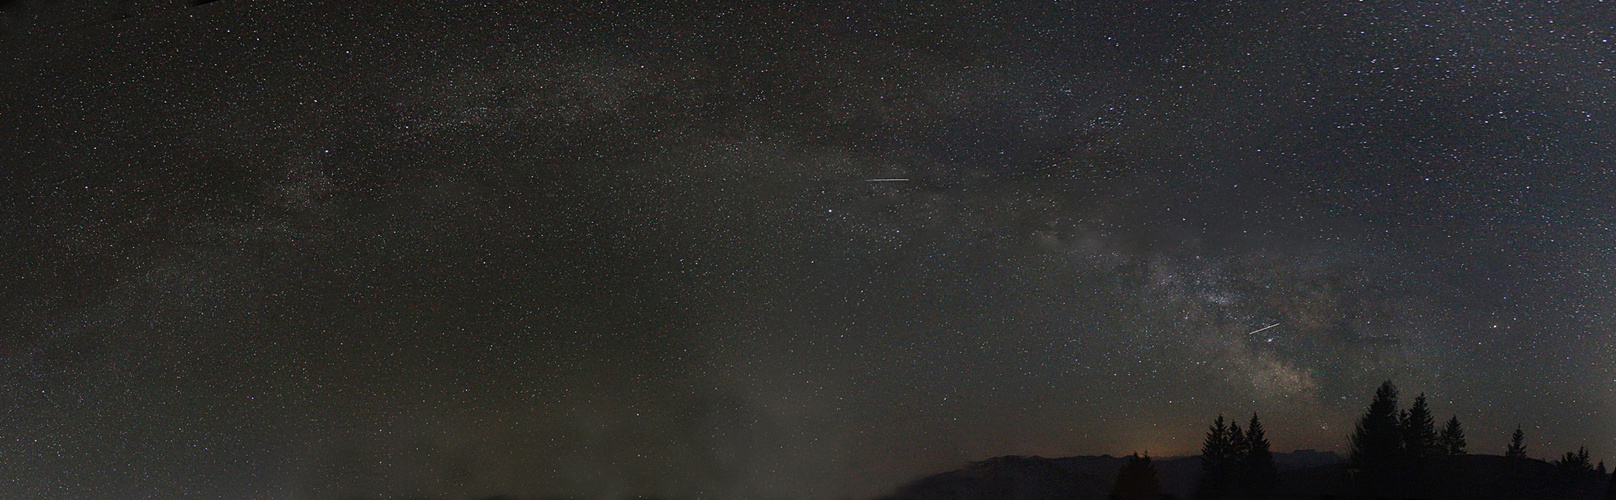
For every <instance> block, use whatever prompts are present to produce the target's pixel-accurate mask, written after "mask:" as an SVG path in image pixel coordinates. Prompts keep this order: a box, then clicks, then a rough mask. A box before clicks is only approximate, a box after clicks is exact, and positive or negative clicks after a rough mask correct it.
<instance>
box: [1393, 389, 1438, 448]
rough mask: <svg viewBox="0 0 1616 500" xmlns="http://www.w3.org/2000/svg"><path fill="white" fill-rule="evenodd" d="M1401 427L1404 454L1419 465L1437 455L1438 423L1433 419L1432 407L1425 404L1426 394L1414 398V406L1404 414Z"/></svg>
mask: <svg viewBox="0 0 1616 500" xmlns="http://www.w3.org/2000/svg"><path fill="white" fill-rule="evenodd" d="M1399 427H1401V429H1402V431H1403V454H1404V456H1406V457H1408V458H1409V459H1410V460H1412V461H1414V462H1416V463H1418V462H1420V461H1423V460H1425V459H1426V458H1430V457H1431V456H1432V455H1436V454H1437V448H1436V428H1435V427H1436V422H1435V421H1434V420H1432V418H1431V407H1430V406H1427V405H1426V404H1425V394H1424V393H1421V394H1420V395H1418V396H1415V397H1414V405H1413V406H1410V407H1409V408H1408V411H1406V412H1403V418H1402V422H1401V423H1400V425H1399Z"/></svg>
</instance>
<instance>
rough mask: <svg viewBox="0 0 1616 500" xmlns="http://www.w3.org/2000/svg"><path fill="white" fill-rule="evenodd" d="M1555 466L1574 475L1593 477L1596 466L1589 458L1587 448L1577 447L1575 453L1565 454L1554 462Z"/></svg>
mask: <svg viewBox="0 0 1616 500" xmlns="http://www.w3.org/2000/svg"><path fill="white" fill-rule="evenodd" d="M1554 465H1556V466H1558V467H1560V470H1563V471H1566V473H1568V474H1572V475H1578V476H1591V475H1593V473H1594V466H1593V464H1592V463H1591V461H1590V460H1589V457H1588V447H1587V446H1579V447H1577V451H1576V452H1575V453H1573V452H1569V451H1568V452H1565V454H1564V455H1561V456H1560V459H1559V460H1556V461H1555V462H1554Z"/></svg>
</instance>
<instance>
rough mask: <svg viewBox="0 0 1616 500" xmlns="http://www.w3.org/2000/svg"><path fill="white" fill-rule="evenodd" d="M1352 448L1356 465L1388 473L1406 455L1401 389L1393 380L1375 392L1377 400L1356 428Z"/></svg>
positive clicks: (1371, 403) (1353, 461) (1352, 456)
mask: <svg viewBox="0 0 1616 500" xmlns="http://www.w3.org/2000/svg"><path fill="white" fill-rule="evenodd" d="M1351 445H1352V450H1351V458H1352V463H1353V465H1355V466H1357V467H1358V468H1359V469H1364V470H1384V469H1386V468H1388V467H1391V466H1392V464H1393V463H1394V462H1395V461H1396V459H1397V457H1398V456H1399V455H1401V454H1402V447H1403V446H1402V445H1403V436H1402V433H1401V431H1400V430H1399V429H1398V412H1397V386H1395V385H1392V381H1390V380H1387V381H1386V382H1385V383H1382V384H1380V389H1377V390H1376V391H1375V399H1374V400H1373V401H1371V402H1370V403H1369V409H1368V410H1366V411H1365V412H1364V415H1363V417H1361V418H1359V419H1358V425H1357V426H1356V427H1355V428H1354V429H1353V433H1352V439H1351Z"/></svg>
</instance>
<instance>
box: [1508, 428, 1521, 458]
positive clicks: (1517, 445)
mask: <svg viewBox="0 0 1616 500" xmlns="http://www.w3.org/2000/svg"><path fill="white" fill-rule="evenodd" d="M1504 456H1505V457H1507V458H1514V459H1524V458H1526V433H1524V432H1521V426H1519V425H1517V426H1515V435H1514V436H1511V437H1510V438H1509V448H1507V449H1505V450H1504Z"/></svg>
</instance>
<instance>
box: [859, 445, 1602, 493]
mask: <svg viewBox="0 0 1616 500" xmlns="http://www.w3.org/2000/svg"><path fill="white" fill-rule="evenodd" d="M1152 461H1153V462H1154V463H1155V466H1156V470H1157V472H1158V474H1159V477H1160V479H1161V483H1162V485H1163V488H1164V490H1165V492H1166V494H1167V495H1171V496H1172V498H1179V499H1188V498H1192V494H1193V492H1194V490H1195V484H1196V482H1197V481H1198V480H1199V478H1200V462H1199V457H1177V458H1163V459H1152ZM1126 462H1127V457H1114V456H1110V455H1101V456H1097V457H1096V456H1080V457H1064V458H1044V457H1037V456H1033V457H1022V456H1005V457H997V458H991V459H987V460H983V461H980V462H973V463H971V464H969V465H967V466H966V467H964V468H962V469H959V470H954V471H948V472H944V473H941V474H935V475H931V476H927V477H923V478H920V479H917V480H915V481H912V482H910V483H908V484H905V485H903V486H901V487H899V488H898V489H897V490H896V491H894V492H893V493H891V494H889V495H886V496H884V497H882V500H988V499H1015V500H1040V499H1062V500H1088V499H1096V500H1098V499H1105V498H1107V496H1108V493H1109V492H1110V490H1111V487H1112V485H1113V484H1114V483H1115V481H1116V474H1117V470H1118V469H1119V468H1121V467H1122V465H1123V464H1124V463H1126ZM1275 463H1276V465H1278V467H1279V470H1280V485H1279V488H1278V489H1277V490H1275V491H1274V492H1273V494H1272V495H1269V496H1266V497H1264V498H1272V499H1276V500H1278V499H1286V500H1288V499H1336V500H1347V499H1357V498H1364V499H1371V498H1397V499H1429V500H1494V499H1497V500H1539V499H1541V500H1598V499H1602V498H1604V495H1605V489H1606V487H1607V484H1606V483H1607V481H1608V478H1605V477H1594V476H1590V475H1586V474H1575V473H1569V472H1567V471H1565V470H1564V469H1562V468H1560V467H1556V466H1555V465H1554V464H1550V463H1548V462H1544V461H1542V460H1537V459H1524V460H1521V459H1509V458H1505V457H1502V456H1497V455H1465V456H1457V457H1439V458H1436V459H1434V460H1433V461H1432V462H1431V466H1430V467H1429V468H1428V469H1427V471H1426V472H1425V475H1424V476H1422V477H1420V478H1418V479H1417V480H1415V481H1412V482H1411V483H1412V485H1411V486H1410V487H1409V488H1408V489H1407V491H1406V492H1405V493H1404V494H1402V495H1398V496H1391V497H1387V496H1382V495H1375V494H1370V493H1367V492H1365V491H1364V490H1363V488H1362V487H1360V485H1356V484H1354V482H1353V480H1352V479H1353V477H1354V474H1355V471H1354V470H1352V469H1351V468H1350V466H1349V465H1348V464H1347V463H1346V462H1345V460H1344V458H1343V457H1341V456H1339V455H1336V454H1335V453H1331V452H1317V451H1312V450H1301V451H1296V452H1291V453H1279V454H1275Z"/></svg>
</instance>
